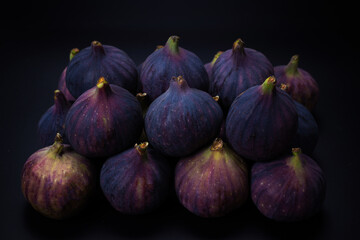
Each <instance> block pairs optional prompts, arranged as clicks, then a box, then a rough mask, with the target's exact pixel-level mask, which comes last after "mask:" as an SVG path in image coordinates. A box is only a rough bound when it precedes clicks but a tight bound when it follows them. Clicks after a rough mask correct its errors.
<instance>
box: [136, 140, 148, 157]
mask: <svg viewBox="0 0 360 240" xmlns="http://www.w3.org/2000/svg"><path fill="white" fill-rule="evenodd" d="M148 146H149V143H148V142H143V143H140V144H135V149H136V151H138V153H139V154H140V155H144V154H145V153H146V150H147V148H148Z"/></svg>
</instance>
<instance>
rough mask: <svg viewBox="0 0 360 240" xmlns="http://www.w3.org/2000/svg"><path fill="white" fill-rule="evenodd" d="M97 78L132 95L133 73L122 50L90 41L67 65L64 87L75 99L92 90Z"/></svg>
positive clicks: (134, 74) (135, 85)
mask: <svg viewBox="0 0 360 240" xmlns="http://www.w3.org/2000/svg"><path fill="white" fill-rule="evenodd" d="M100 77H105V78H106V79H107V81H108V82H109V83H110V84H114V85H118V86H120V87H123V88H125V89H126V90H128V91H129V92H131V93H133V94H135V93H136V88H137V78H138V74H137V69H136V65H135V63H134V62H133V61H132V60H131V58H130V57H129V56H128V55H127V54H126V53H125V52H124V51H122V50H120V49H118V48H116V47H113V46H109V45H102V44H101V43H100V42H98V41H93V42H92V43H91V46H90V47H87V48H85V49H83V50H81V51H80V52H79V53H78V54H76V55H75V57H74V58H73V59H72V60H71V61H70V63H69V65H68V68H67V73H66V86H67V88H68V89H69V91H70V93H71V95H73V96H74V97H75V98H78V97H79V96H80V95H81V94H82V93H83V92H85V91H86V90H88V89H90V88H92V87H94V86H95V85H96V82H97V80H98V79H99V78H100Z"/></svg>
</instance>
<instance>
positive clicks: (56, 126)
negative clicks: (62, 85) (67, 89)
mask: <svg viewBox="0 0 360 240" xmlns="http://www.w3.org/2000/svg"><path fill="white" fill-rule="evenodd" d="M54 102H55V103H54V105H52V106H51V107H50V108H49V109H48V110H47V111H46V112H45V113H44V114H43V115H42V116H41V118H40V121H39V124H38V133H39V136H40V143H41V146H43V147H45V146H49V145H51V144H52V143H54V137H55V136H56V133H60V134H61V135H64V130H65V128H64V124H65V118H66V115H67V113H68V111H69V109H70V104H69V103H68V102H67V101H66V99H65V96H64V94H63V93H62V92H61V91H60V90H55V92H54ZM65 139H66V138H65ZM65 142H67V141H66V140H65Z"/></svg>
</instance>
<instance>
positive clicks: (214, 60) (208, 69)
mask: <svg viewBox="0 0 360 240" xmlns="http://www.w3.org/2000/svg"><path fill="white" fill-rule="evenodd" d="M222 53H223V51H218V52H217V53H216V54H215V56H214V58H213V59H212V61H211V62H208V63H206V64H205V65H204V67H205V70H206V72H207V74H208V76H209V79H211V72H212V68H213V66H214V64H215V62H216V60H217V59H218V58H219V56H220V55H221V54H222Z"/></svg>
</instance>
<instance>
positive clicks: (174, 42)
mask: <svg viewBox="0 0 360 240" xmlns="http://www.w3.org/2000/svg"><path fill="white" fill-rule="evenodd" d="M179 39H180V38H179V37H178V36H171V37H169V39H168V40H167V42H166V45H165V46H167V47H168V49H169V50H170V52H171V53H172V54H178V53H179Z"/></svg>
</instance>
